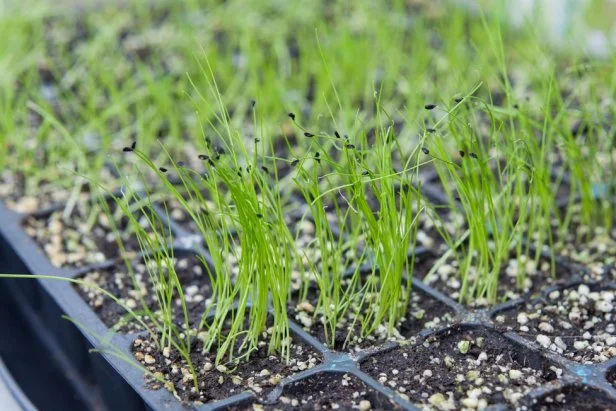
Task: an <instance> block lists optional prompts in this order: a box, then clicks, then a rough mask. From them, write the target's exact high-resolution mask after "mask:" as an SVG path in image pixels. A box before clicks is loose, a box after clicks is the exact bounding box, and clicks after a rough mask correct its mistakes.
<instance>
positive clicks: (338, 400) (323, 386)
mask: <svg viewBox="0 0 616 411" xmlns="http://www.w3.org/2000/svg"><path fill="white" fill-rule="evenodd" d="M257 407H258V409H263V410H281V411H292V410H306V411H307V410H331V409H341V410H351V409H359V410H393V409H400V407H399V406H397V405H396V404H394V403H392V402H391V401H390V400H389V399H388V398H387V396H385V395H383V394H381V393H380V392H378V391H375V390H374V389H372V388H370V387H369V386H367V385H366V384H365V383H364V382H363V381H361V380H360V379H358V378H357V377H354V376H352V375H349V374H342V373H324V372H323V373H318V374H315V375H313V376H311V377H308V378H304V379H302V380H300V381H296V382H293V383H291V384H289V385H287V386H286V387H285V388H284V390H283V392H282V395H281V396H280V397H278V400H277V401H276V402H275V403H274V404H262V405H261V406H257ZM235 409H237V410H240V409H251V407H249V406H246V407H244V408H239V407H238V408H235ZM252 409H255V408H252Z"/></svg>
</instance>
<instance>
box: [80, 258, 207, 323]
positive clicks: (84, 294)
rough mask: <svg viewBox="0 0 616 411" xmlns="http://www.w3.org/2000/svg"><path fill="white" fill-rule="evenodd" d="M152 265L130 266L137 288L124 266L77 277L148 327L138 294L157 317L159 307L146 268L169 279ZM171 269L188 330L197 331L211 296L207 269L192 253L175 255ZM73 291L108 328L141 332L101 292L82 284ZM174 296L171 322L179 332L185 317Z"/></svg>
mask: <svg viewBox="0 0 616 411" xmlns="http://www.w3.org/2000/svg"><path fill="white" fill-rule="evenodd" d="M153 263H154V262H150V263H147V262H145V261H143V260H140V261H138V262H135V264H133V272H134V274H135V277H134V278H135V281H136V282H137V284H134V283H133V279H132V277H131V275H130V273H129V271H128V270H127V268H126V266H125V265H120V264H118V265H114V266H111V267H108V268H102V269H97V270H93V271H89V272H87V273H85V274H84V275H82V276H81V277H79V279H81V280H84V281H86V282H88V283H92V284H95V285H97V286H98V287H100V288H101V289H103V290H105V291H107V292H109V293H111V294H113V295H114V296H115V297H117V298H118V299H120V301H121V302H122V303H123V304H125V305H126V306H128V307H129V308H130V309H131V310H133V311H135V312H136V313H139V314H142V315H140V318H141V319H142V320H143V321H144V322H145V323H146V324H148V325H151V321H150V320H149V319H148V318H147V315H146V313H145V311H144V307H143V305H142V302H141V298H140V293H142V294H141V295H142V298H143V303H145V306H146V307H147V308H148V310H151V311H152V312H154V313H156V312H158V310H159V307H160V304H159V302H158V300H157V298H156V295H155V294H153V290H154V285H153V282H152V279H151V276H150V273H149V272H148V268H147V267H148V264H149V265H150V266H151V267H152V269H153V270H154V271H153V272H152V275H154V276H159V275H161V274H163V275H164V276H165V278H168V270H166V269H163V273H160V272H159V271H158V268H157V267H156V266H155V265H154V264H153ZM174 267H175V270H174V271H175V273H176V274H177V276H178V279H179V281H180V283H181V284H182V288H183V292H184V298H185V301H186V308H187V312H188V320H189V324H190V326H191V327H196V326H198V325H199V321H200V320H201V315H202V314H203V311H204V308H205V304H206V301H207V299H208V298H210V297H211V295H212V287H211V284H210V282H209V279H208V276H207V272H206V269H205V268H204V266H203V264H202V263H201V261H200V260H199V258H198V257H197V256H196V255H195V254H191V253H176V258H175V261H174ZM74 287H75V289H76V290H77V292H78V293H79V295H80V296H81V298H83V299H84V300H85V301H86V302H87V303H88V305H90V307H92V309H93V311H94V312H95V313H96V314H97V315H98V316H99V318H100V319H101V320H102V321H103V322H104V323H105V325H107V326H108V327H110V328H112V329H114V330H116V331H120V332H136V331H141V328H142V327H141V325H140V324H139V323H138V322H137V321H135V319H134V318H129V314H128V313H127V311H126V310H125V309H124V308H123V307H122V306H120V305H119V304H118V303H116V302H115V301H113V300H112V299H111V298H109V297H108V296H106V295H105V294H104V293H103V292H102V291H101V290H99V289H96V288H92V287H88V286H86V285H82V284H76V285H74ZM173 295H174V298H173V301H172V307H173V315H174V322H175V323H176V324H177V325H178V326H179V327H180V328H181V327H182V326H183V324H185V318H184V313H183V310H182V306H181V305H180V299H179V297H178V296H177V292H175V291H174V294H173Z"/></svg>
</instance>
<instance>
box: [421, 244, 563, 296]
mask: <svg viewBox="0 0 616 411" xmlns="http://www.w3.org/2000/svg"><path fill="white" fill-rule="evenodd" d="M437 260H438V258H437V257H435V256H434V255H433V254H431V253H425V254H421V255H418V256H417V258H416V261H415V271H414V275H415V276H416V277H417V278H419V279H421V280H422V281H423V282H424V283H426V284H428V285H430V286H431V287H433V288H435V289H436V290H438V291H440V292H441V293H443V294H444V295H446V296H448V297H450V298H451V299H453V300H455V301H458V300H459V298H460V291H461V288H462V279H461V278H460V276H459V274H458V271H459V269H458V262H457V261H456V260H455V259H453V258H449V259H448V260H447V261H446V262H445V263H444V264H442V265H441V266H440V267H439V268H438V269H437V270H436V271H435V272H434V273H433V274H432V275H430V277H426V275H427V274H428V273H429V272H430V270H431V269H432V267H433V266H434V263H435V262H436V261H437ZM520 265H523V267H522V268H521V270H523V272H524V273H525V274H526V279H525V283H524V286H523V288H522V289H520V288H519V287H518V286H517V280H516V274H517V271H518V267H519V266H520ZM571 274H572V273H571V272H570V271H569V270H568V269H567V268H566V267H564V266H561V265H557V266H556V275H555V277H556V279H555V280H554V279H552V274H551V262H550V261H549V260H548V259H545V258H543V257H542V258H540V259H539V262H538V263H537V264H535V262H534V261H532V260H530V261H529V260H526V259H525V258H524V259H522V258H518V259H516V258H514V257H513V256H512V258H511V259H510V260H509V262H508V264H506V265H505V267H503V268H502V270H501V273H500V275H499V278H498V289H497V301H496V303H497V304H498V303H502V302H505V301H510V300H515V299H518V298H522V297H529V296H536V295H538V294H539V293H540V292H541V291H543V290H545V289H546V288H547V287H549V286H552V285H555V284H560V283H563V282H565V281H567V280H568V279H569V278H570V277H571ZM469 275H472V274H469ZM469 284H472V281H470V280H469ZM462 304H463V305H464V306H467V307H487V306H491V305H493V304H491V303H490V301H489V300H487V299H486V298H482V299H477V298H474V299H473V300H472V301H471V302H470V303H468V302H462Z"/></svg>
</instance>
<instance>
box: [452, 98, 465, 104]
mask: <svg viewBox="0 0 616 411" xmlns="http://www.w3.org/2000/svg"><path fill="white" fill-rule="evenodd" d="M462 100H463V99H462V97H457V98H454V99H453V101H455V102H456V103H461V102H462Z"/></svg>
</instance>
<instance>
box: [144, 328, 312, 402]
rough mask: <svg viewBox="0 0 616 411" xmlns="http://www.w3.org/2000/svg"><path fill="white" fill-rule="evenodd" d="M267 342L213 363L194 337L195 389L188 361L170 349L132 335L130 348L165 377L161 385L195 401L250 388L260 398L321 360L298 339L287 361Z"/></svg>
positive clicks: (154, 384) (155, 383)
mask: <svg viewBox="0 0 616 411" xmlns="http://www.w3.org/2000/svg"><path fill="white" fill-rule="evenodd" d="M240 343H241V342H238V345H237V346H238V347H239V344H240ZM267 345H268V344H267V343H266V342H261V343H260V344H259V348H258V350H257V351H256V352H253V353H252V354H251V356H250V358H249V359H248V360H242V361H240V362H239V364H219V365H215V358H216V352H215V351H216V350H215V349H214V350H211V351H212V352H204V351H203V344H202V340H201V339H200V338H199V337H197V338H194V339H193V346H192V348H191V354H190V358H191V361H192V364H193V366H194V369H195V371H196V374H197V381H196V385H197V387H198V389H195V387H194V385H195V384H194V380H193V374H191V372H190V368H189V366H188V363H187V362H186V360H185V359H184V358H183V357H182V356H180V355H179V354H178V352H177V351H175V350H174V349H171V350H169V349H166V348H165V349H163V350H162V352H160V351H159V350H157V348H156V346H155V344H154V342H153V341H151V340H149V339H136V340H135V341H134V342H133V344H132V351H133V354H134V355H135V358H137V360H138V361H139V362H140V363H141V364H142V365H143V366H145V367H146V368H147V369H148V370H149V371H151V372H153V373H155V374H156V375H157V376H158V377H159V378H162V379H163V380H164V381H165V383H164V386H165V388H167V389H170V390H171V391H175V392H176V393H177V395H178V396H179V397H180V399H181V400H182V401H186V402H196V403H207V402H210V401H215V400H221V399H224V398H228V397H230V396H233V395H236V394H239V393H241V392H243V391H246V390H251V391H253V392H254V393H255V394H256V395H257V397H258V398H259V400H260V401H262V400H263V397H265V396H266V395H267V394H268V393H269V391H270V390H271V389H272V388H273V387H275V386H276V385H277V384H278V383H279V382H280V381H281V380H282V379H283V378H285V377H288V376H290V375H292V374H295V373H297V372H300V371H304V370H308V369H311V368H313V367H315V366H316V365H318V364H319V363H320V362H321V361H322V357H321V355H320V354H318V353H317V352H315V351H314V350H313V349H312V348H311V347H310V346H308V345H306V344H304V343H302V342H300V341H298V340H293V341H292V342H291V345H290V359H289V361H288V362H285V361H284V360H281V359H280V356H279V355H273V354H268V347H267ZM149 385H150V387H152V388H153V389H159V388H163V384H162V383H161V382H159V381H157V380H150V381H149Z"/></svg>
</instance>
